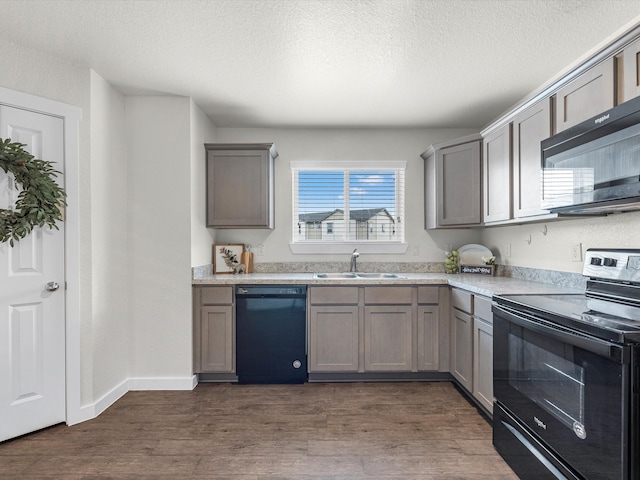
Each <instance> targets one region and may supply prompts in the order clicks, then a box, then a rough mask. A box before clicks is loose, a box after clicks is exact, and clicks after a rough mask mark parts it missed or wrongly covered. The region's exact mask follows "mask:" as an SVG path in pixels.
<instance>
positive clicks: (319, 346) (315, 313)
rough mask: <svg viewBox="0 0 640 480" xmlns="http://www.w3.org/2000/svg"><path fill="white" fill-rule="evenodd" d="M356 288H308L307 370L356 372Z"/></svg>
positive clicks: (357, 311)
mask: <svg viewBox="0 0 640 480" xmlns="http://www.w3.org/2000/svg"><path fill="white" fill-rule="evenodd" d="M358 298H359V292H358V287H311V288H310V289H309V303H310V307H309V334H308V345H309V347H308V355H309V357H308V368H309V372H357V371H358V370H359V368H360V364H359V343H360V333H359V324H360V322H359V311H360V308H359V307H358Z"/></svg>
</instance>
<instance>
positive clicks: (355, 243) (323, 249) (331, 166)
mask: <svg viewBox="0 0 640 480" xmlns="http://www.w3.org/2000/svg"><path fill="white" fill-rule="evenodd" d="M290 168H291V176H292V186H291V206H292V222H291V228H292V232H291V237H290V238H291V242H290V243H289V248H290V249H291V252H292V253H293V254H333V253H335V254H343V253H351V252H352V251H353V250H354V249H355V248H357V249H358V252H360V253H383V254H384V253H388V254H403V253H406V251H407V248H408V244H407V243H406V234H407V232H406V168H407V162H406V161H373V160H372V161H368V160H364V161H326V162H318V161H292V162H290ZM311 170H315V171H343V172H345V174H346V175H348V174H349V173H350V172H354V171H368V172H371V171H389V170H396V171H402V178H401V180H400V185H396V189H395V196H396V209H397V210H398V211H399V212H400V214H399V216H400V218H401V222H402V223H403V226H402V229H401V231H400V232H399V238H398V240H392V241H389V240H350V241H349V240H347V241H326V240H325V241H313V240H304V241H296V232H297V231H298V228H297V227H296V225H298V223H299V218H298V219H296V217H297V216H298V208H297V205H296V202H297V195H298V192H296V188H297V180H296V175H297V172H298V171H311ZM399 230H400V229H399Z"/></svg>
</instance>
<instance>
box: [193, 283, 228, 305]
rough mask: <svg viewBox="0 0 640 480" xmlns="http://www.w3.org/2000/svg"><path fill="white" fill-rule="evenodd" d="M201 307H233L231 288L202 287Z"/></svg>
mask: <svg viewBox="0 0 640 480" xmlns="http://www.w3.org/2000/svg"><path fill="white" fill-rule="evenodd" d="M200 295H201V304H202V305H233V287H203V288H202V289H201V294H200Z"/></svg>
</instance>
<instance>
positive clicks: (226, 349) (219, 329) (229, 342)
mask: <svg viewBox="0 0 640 480" xmlns="http://www.w3.org/2000/svg"><path fill="white" fill-rule="evenodd" d="M233 339H234V333H233V307H232V306H230V305H229V306H224V305H213V306H203V307H202V308H201V309H200V338H199V341H200V358H199V360H200V362H199V363H200V365H199V368H198V366H196V369H197V371H198V372H202V373H205V372H225V373H233V372H234V371H235V362H234V359H235V352H234V341H233Z"/></svg>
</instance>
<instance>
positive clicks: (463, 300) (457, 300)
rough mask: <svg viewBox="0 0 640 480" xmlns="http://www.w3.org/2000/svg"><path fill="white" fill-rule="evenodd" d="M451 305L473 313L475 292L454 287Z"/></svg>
mask: <svg viewBox="0 0 640 480" xmlns="http://www.w3.org/2000/svg"><path fill="white" fill-rule="evenodd" d="M451 305H452V306H453V307H454V308H457V309H458V310H461V311H463V312H467V313H473V294H471V293H469V292H466V291H464V290H460V289H458V288H452V289H451Z"/></svg>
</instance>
